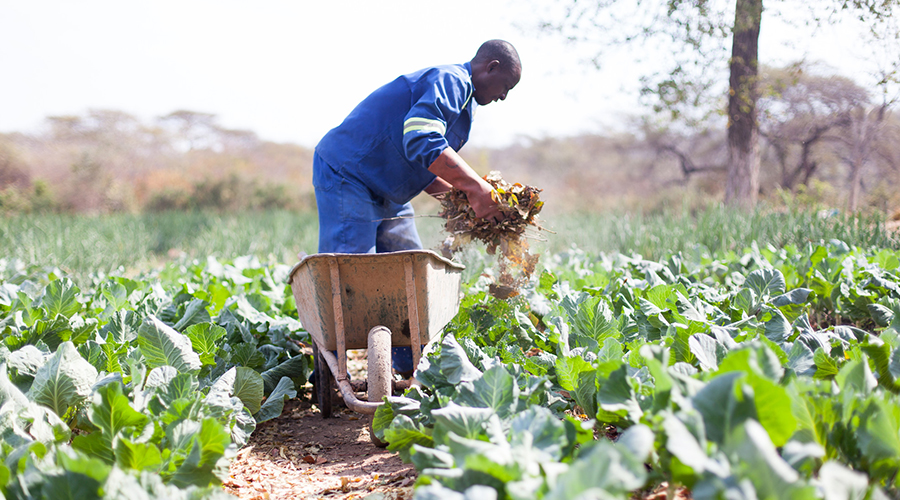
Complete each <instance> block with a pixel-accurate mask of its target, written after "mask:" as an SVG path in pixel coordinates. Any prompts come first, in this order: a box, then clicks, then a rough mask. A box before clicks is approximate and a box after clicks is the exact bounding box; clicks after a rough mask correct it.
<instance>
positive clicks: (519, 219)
mask: <svg viewBox="0 0 900 500" xmlns="http://www.w3.org/2000/svg"><path fill="white" fill-rule="evenodd" d="M484 180H485V181H487V182H488V184H490V185H491V186H492V187H493V188H494V196H495V197H496V198H495V201H497V202H498V203H499V204H500V209H501V211H502V212H503V213H504V215H505V216H506V217H505V218H504V220H502V221H501V222H491V221H488V220H485V219H481V218H478V217H476V216H475V211H474V210H473V209H472V207H471V205H469V200H468V199H467V198H466V194H465V193H464V192H463V191H462V190H460V189H457V188H452V189H451V190H450V191H449V192H447V193H445V194H444V195H443V196H442V197H441V208H442V210H441V213H440V216H441V217H443V218H444V219H445V220H446V221H447V222H446V224H445V225H444V229H445V230H446V231H447V232H448V233H449V236H448V237H447V239H446V240H445V241H444V250H445V252H446V253H450V254H451V255H452V254H453V253H455V252H457V251H459V250H461V249H462V248H463V247H465V246H466V245H468V244H469V243H471V242H472V241H475V240H477V241H480V242H482V243H484V244H485V245H486V246H487V252H488V253H489V254H491V255H497V256H498V257H497V260H498V266H499V270H500V275H499V277H498V278H497V280H496V282H495V283H493V284H491V285H490V293H491V295H493V296H495V297H497V298H500V299H508V298H510V297H514V296H516V295H518V294H519V288H520V287H521V286H522V285H524V284H525V282H527V281H528V279H529V278H530V277H531V275H532V274H533V273H534V269H535V266H537V262H538V258H539V257H540V254H535V255H532V254H530V253H529V252H528V243H527V242H526V241H525V240H526V238H528V237H529V234H528V231H529V229H530V228H533V229H532V230H537V231H541V230H543V228H542V227H541V226H540V224H539V223H538V213H540V211H541V208H542V207H543V206H544V202H543V201H541V200H540V192H541V190H540V189H538V188H536V187H533V186H523V185H522V184H519V183H515V184H510V183H508V182H506V181H504V180H503V178H502V177H501V176H500V173H499V172H491V173H490V174H488V175H486V176H485V177H484ZM498 249H499V250H500V252H499V253H498V252H497V250H498Z"/></svg>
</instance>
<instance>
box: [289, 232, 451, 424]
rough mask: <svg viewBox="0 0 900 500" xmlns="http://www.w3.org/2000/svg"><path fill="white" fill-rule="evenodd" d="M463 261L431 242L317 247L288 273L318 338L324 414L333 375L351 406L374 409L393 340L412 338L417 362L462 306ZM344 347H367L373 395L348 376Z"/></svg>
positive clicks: (386, 385)
mask: <svg viewBox="0 0 900 500" xmlns="http://www.w3.org/2000/svg"><path fill="white" fill-rule="evenodd" d="M463 269H465V267H464V266H462V265H460V264H457V263H455V262H452V261H450V260H447V259H445V258H443V257H441V256H439V255H438V254H436V253H434V252H432V251H430V250H406V251H401V252H390V253H373V254H341V253H320V254H315V255H309V256H306V257H304V258H303V259H302V260H300V262H298V263H297V264H296V265H295V266H294V267H293V269H292V270H291V274H290V277H289V281H290V285H291V290H292V292H293V294H294V299H295V300H296V302H297V313H298V316H299V317H300V322H301V324H302V325H303V327H304V328H305V329H306V331H308V332H309V333H310V336H311V337H312V340H313V357H314V359H315V370H316V392H317V393H318V403H319V409H320V410H321V412H322V417H324V418H327V417H330V416H331V414H332V409H331V396H332V392H333V387H334V386H333V382H334V381H336V382H337V385H338V388H339V389H340V393H341V396H342V397H343V399H344V403H346V405H347V407H348V408H350V409H351V410H353V411H356V412H359V413H364V414H369V415H372V414H374V413H375V410H376V409H377V408H378V407H379V406H380V405H381V404H383V398H384V397H385V396H388V397H391V380H392V377H391V347H396V346H411V347H412V354H413V363H414V365H413V366H418V364H419V359H420V358H421V356H422V352H421V351H422V348H421V346H422V345H423V344H425V345H427V344H428V343H430V342H431V341H432V340H434V339H437V335H438V334H439V333H440V331H441V329H443V328H444V326H445V325H446V324H447V323H448V322H449V321H450V320H451V319H453V317H454V316H456V313H457V311H458V310H459V285H460V279H461V272H462V270H463ZM347 349H367V350H368V352H367V359H368V361H367V373H368V376H367V380H366V382H367V384H366V386H367V388H366V392H367V394H366V399H368V401H361V400H359V399H358V398H357V397H356V394H355V393H354V391H353V388H352V386H351V384H350V378H349V376H348V373H347ZM332 351H335V352H336V353H337V355H335V354H334V353H333V352H332ZM373 437H374V436H373Z"/></svg>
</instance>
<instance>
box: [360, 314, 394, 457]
mask: <svg viewBox="0 0 900 500" xmlns="http://www.w3.org/2000/svg"><path fill="white" fill-rule="evenodd" d="M367 357H368V363H367V368H366V371H367V373H368V375H367V379H366V385H367V386H368V387H367V395H368V399H369V401H370V402H373V403H381V402H382V401H383V399H384V397H385V396H390V395H391V331H390V330H389V329H387V328H385V327H383V326H376V327H375V328H372V329H371V330H369V339H368V351H367ZM374 423H375V415H374V414H373V415H372V416H371V417H370V418H369V437H370V438H371V439H372V443H373V444H375V446H378V447H381V448H384V447H385V446H387V445H388V443H387V441H382V440H380V439H378V438H377V437H375V430H374V429H373V428H372V426H373V425H374Z"/></svg>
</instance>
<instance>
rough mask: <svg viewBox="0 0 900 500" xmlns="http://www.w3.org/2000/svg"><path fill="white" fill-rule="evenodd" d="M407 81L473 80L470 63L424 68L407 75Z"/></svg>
mask: <svg viewBox="0 0 900 500" xmlns="http://www.w3.org/2000/svg"><path fill="white" fill-rule="evenodd" d="M405 76H406V79H407V80H409V81H411V82H417V81H421V80H442V79H447V78H449V79H454V80H460V81H470V80H471V79H472V74H471V71H470V70H469V63H464V64H442V65H438V66H430V67H427V68H422V69H420V70H418V71H415V72H413V73H409V74H408V75H405Z"/></svg>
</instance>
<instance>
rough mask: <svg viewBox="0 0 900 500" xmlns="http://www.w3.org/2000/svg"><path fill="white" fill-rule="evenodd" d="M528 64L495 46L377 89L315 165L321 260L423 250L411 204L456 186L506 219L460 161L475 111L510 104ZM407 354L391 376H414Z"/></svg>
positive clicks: (489, 215)
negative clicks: (330, 256) (323, 256)
mask: <svg viewBox="0 0 900 500" xmlns="http://www.w3.org/2000/svg"><path fill="white" fill-rule="evenodd" d="M521 74H522V66H521V62H520V61H519V56H518V53H517V52H516V50H515V48H514V47H513V46H512V45H511V44H510V43H508V42H505V41H502V40H489V41H487V42H485V43H483V44H482V45H481V47H479V48H478V51H477V52H476V53H475V57H474V58H472V60H471V61H470V62H467V63H464V64H452V65H445V66H435V67H431V68H425V69H423V70H420V71H417V72H415V73H410V74H408V75H403V76H401V77H399V78H397V79H396V80H394V81H392V82H391V83H388V84H387V85H385V86H383V87H381V88H379V89H378V90H376V91H375V92H373V93H372V94H370V95H369V96H368V97H367V98H366V99H364V100H363V101H362V102H361V103H360V104H359V105H357V106H356V108H355V109H354V110H353V111H352V112H351V113H350V114H349V115H348V116H347V118H346V119H344V121H343V123H341V124H340V125H338V126H337V127H335V128H334V129H332V130H331V131H329V132H328V133H327V134H325V137H323V138H322V140H321V141H320V142H319V144H318V145H317V146H316V151H315V155H314V157H313V186H314V187H315V191H316V204H317V207H318V212H319V253H373V252H394V251H399V250H412V249H419V248H422V243H421V241H420V240H419V235H418V233H417V232H416V227H415V222H414V221H413V215H414V214H413V208H412V205H411V204H410V200H411V199H412V198H413V197H415V196H416V195H418V194H419V193H421V192H422V191H423V190H424V191H425V192H427V193H429V194H431V195H437V194H440V193H443V192H446V191H448V190H449V189H450V187H451V186H453V187H457V188H459V189H461V190H462V191H464V192H465V193H466V197H467V198H468V200H469V204H470V205H471V206H472V208H473V209H474V210H475V215H476V216H477V217H481V218H485V219H489V220H494V221H499V220H501V219H502V218H503V214H502V213H501V211H500V209H499V207H498V205H497V203H496V202H495V201H494V200H493V199H492V197H491V192H492V188H491V186H490V184H488V183H487V182H485V181H484V179H482V178H481V177H480V176H479V175H478V174H476V173H475V171H474V170H472V168H471V167H470V166H469V165H468V164H467V163H466V162H465V161H464V160H463V159H462V158H461V157H460V156H459V154H457V151H459V149H460V148H461V147H462V146H463V145H464V144H465V143H466V141H467V140H468V137H469V130H470V127H471V124H472V119H473V116H474V113H475V107H476V106H479V105H481V106H484V105H487V104H490V103H491V102H494V101H497V100H500V101H502V100H504V99H506V96H507V94H508V93H509V91H510V90H512V88H513V87H515V86H516V84H517V83H518V82H519V78H520V77H521ZM410 352H411V350H410V349H409V348H395V350H394V352H393V363H394V369H395V370H397V372H398V373H400V374H401V375H403V376H405V377H408V376H409V375H411V374H412V371H413V369H414V368H415V367H413V366H412V356H411V354H410Z"/></svg>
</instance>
